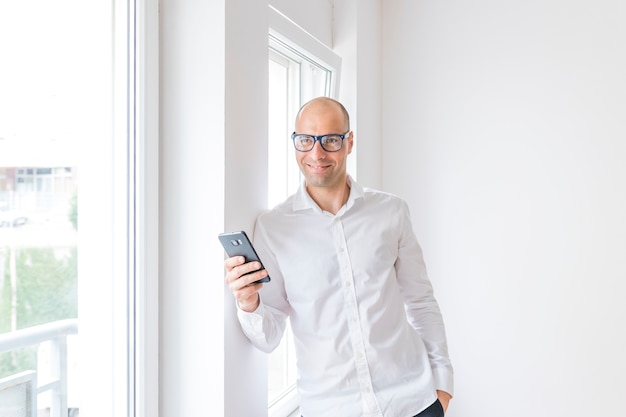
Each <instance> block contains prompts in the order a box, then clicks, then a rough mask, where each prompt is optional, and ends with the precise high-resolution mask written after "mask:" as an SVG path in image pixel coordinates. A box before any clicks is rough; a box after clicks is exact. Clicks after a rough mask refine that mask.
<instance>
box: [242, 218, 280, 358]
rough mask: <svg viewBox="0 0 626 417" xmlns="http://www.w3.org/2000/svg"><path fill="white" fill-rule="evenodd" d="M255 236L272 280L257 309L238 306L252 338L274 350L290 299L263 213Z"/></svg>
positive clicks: (245, 331) (258, 251) (264, 264)
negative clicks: (266, 231)
mask: <svg viewBox="0 0 626 417" xmlns="http://www.w3.org/2000/svg"><path fill="white" fill-rule="evenodd" d="M252 239H253V242H254V247H255V250H256V251H257V253H258V255H259V258H260V259H261V262H262V263H263V266H265V269H267V272H268V273H269V276H270V278H271V281H270V282H266V283H264V284H263V288H262V289H261V290H260V291H259V297H260V303H259V306H258V307H257V309H256V310H255V311H253V312H251V313H248V312H245V311H243V310H241V309H240V308H239V306H237V318H238V319H239V323H240V324H241V329H242V330H243V332H244V334H245V335H246V336H247V337H248V339H249V340H250V342H252V344H253V345H254V346H256V347H257V348H258V349H260V350H261V351H263V352H267V353H270V352H272V351H273V350H274V349H276V347H277V346H278V344H279V343H280V340H281V339H282V337H283V334H284V332H285V326H286V323H287V317H288V312H289V303H288V301H287V295H286V292H285V286H284V281H283V277H282V274H281V271H280V268H279V267H278V262H277V261H276V257H275V255H274V254H273V252H272V251H271V249H270V245H269V240H268V236H267V234H266V233H265V228H264V227H263V221H262V220H261V216H260V217H259V219H257V222H256V225H255V229H254V234H253V238H252Z"/></svg>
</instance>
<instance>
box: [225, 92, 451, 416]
mask: <svg viewBox="0 0 626 417" xmlns="http://www.w3.org/2000/svg"><path fill="white" fill-rule="evenodd" d="M292 139H293V142H294V146H295V149H296V151H295V155H296V159H297V161H298V165H299V166H300V170H301V171H302V174H303V175H304V180H303V183H302V185H301V187H300V189H299V190H298V192H296V193H295V194H294V195H292V196H291V197H289V198H288V199H287V200H286V201H285V202H283V203H282V204H279V205H278V206H276V207H275V208H274V209H273V210H271V211H268V212H266V213H263V214H261V215H260V216H259V218H258V219H257V222H256V226H255V231H254V241H255V247H256V249H257V252H258V254H259V256H260V258H261V259H262V260H263V263H264V265H265V267H266V268H267V270H261V271H259V270H258V268H259V265H258V263H255V262H250V263H247V264H244V263H243V262H244V259H243V258H242V257H233V258H229V259H226V261H225V263H224V265H225V268H226V271H227V273H226V278H225V279H226V282H227V283H228V285H229V287H230V289H231V291H232V293H233V295H234V296H235V299H236V301H237V305H238V317H239V321H240V323H241V326H242V329H243V331H244V333H245V334H246V336H247V337H248V338H249V339H250V341H251V342H252V343H253V344H254V345H255V346H256V347H257V348H259V349H261V350H263V351H265V352H270V351H272V350H273V349H274V348H275V347H276V346H277V345H278V343H279V342H280V339H281V337H282V335H283V333H284V329H285V325H286V319H287V317H289V318H290V323H291V326H292V330H293V336H294V342H295V348H296V357H297V367H298V392H299V394H300V411H301V413H302V415H303V416H304V417H413V416H420V417H435V416H443V414H444V412H445V410H446V409H447V406H448V401H449V400H450V398H451V394H452V392H453V370H452V366H451V363H450V359H449V357H448V352H447V342H446V335H445V328H444V324H443V319H442V316H441V313H440V311H439V307H438V304H437V301H436V300H435V298H434V296H433V290H432V286H431V283H430V281H429V279H428V276H427V274H426V267H425V265H424V261H423V257H422V251H421V248H420V246H419V244H418V242H417V239H416V237H415V235H414V232H413V229H412V225H411V221H410V217H409V210H408V207H407V205H406V203H405V202H404V201H402V200H401V199H399V198H398V197H396V196H393V195H390V194H388V193H383V192H380V191H376V190H371V189H364V188H363V187H361V186H360V185H359V184H357V183H356V182H355V181H354V180H353V179H352V178H351V177H350V176H349V175H348V174H347V171H346V162H347V158H348V155H349V154H350V152H351V151H352V147H353V146H354V135H353V132H351V131H350V121H349V116H348V113H347V111H346V110H345V108H344V106H343V105H342V104H341V103H339V102H337V101H335V100H332V99H330V98H326V97H319V98H316V99H313V100H311V101H310V102H308V103H306V104H305V105H304V106H302V108H301V109H300V111H299V112H298V115H297V117H296V131H295V132H294V134H293V135H292ZM250 271H257V272H254V273H252V274H249V275H244V274H246V273H248V272H250ZM268 271H269V275H270V276H271V278H272V281H270V282H269V283H266V284H256V285H250V284H251V283H252V282H253V281H256V280H258V279H260V278H262V277H264V276H267V275H268Z"/></svg>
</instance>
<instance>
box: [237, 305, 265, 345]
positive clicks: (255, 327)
mask: <svg viewBox="0 0 626 417" xmlns="http://www.w3.org/2000/svg"><path fill="white" fill-rule="evenodd" d="M235 304H237V303H235ZM264 314H265V305H264V304H263V301H261V300H259V306H258V307H257V308H256V310H254V311H253V312H247V311H244V310H242V309H241V308H240V307H239V304H237V318H238V319H239V323H240V324H241V327H242V329H243V331H244V333H246V334H247V335H248V336H249V337H252V338H253V339H256V338H257V337H259V336H261V335H262V334H263V315H264Z"/></svg>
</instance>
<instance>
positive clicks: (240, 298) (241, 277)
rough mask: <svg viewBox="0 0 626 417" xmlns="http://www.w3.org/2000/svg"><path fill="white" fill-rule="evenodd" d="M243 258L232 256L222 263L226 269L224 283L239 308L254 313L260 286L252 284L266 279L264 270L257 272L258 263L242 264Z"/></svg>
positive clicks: (259, 266)
mask: <svg viewBox="0 0 626 417" xmlns="http://www.w3.org/2000/svg"><path fill="white" fill-rule="evenodd" d="M244 261H245V260H244V258H243V257H241V256H234V257H232V258H227V259H226V260H225V261H224V268H225V269H226V277H225V281H226V283H227V284H228V287H229V288H230V291H231V292H232V293H233V295H234V296H235V299H236V300H237V303H238V304H239V307H240V308H241V309H242V310H244V311H254V310H255V309H256V308H257V307H258V305H259V295H258V292H259V290H260V289H261V288H262V287H263V285H262V284H253V283H254V282H255V281H258V280H260V279H261V278H264V277H266V276H267V275H268V274H267V271H266V270H264V269H263V270H259V268H261V264H260V263H259V262H248V263H244Z"/></svg>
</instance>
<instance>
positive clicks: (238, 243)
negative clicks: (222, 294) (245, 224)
mask: <svg viewBox="0 0 626 417" xmlns="http://www.w3.org/2000/svg"><path fill="white" fill-rule="evenodd" d="M218 238H219V239H220V242H222V246H223V247H224V250H225V251H226V254H227V255H228V257H229V258H232V257H233V256H243V257H244V258H246V263H247V262H252V261H257V262H258V263H260V264H261V268H260V269H265V267H264V266H263V262H261V259H260V258H259V255H257V253H256V251H255V250H254V246H252V242H251V241H250V239H248V235H247V234H246V232H244V231H243V230H238V231H236V232H226V233H220V234H219V236H218ZM257 271H258V269H257ZM252 272H256V271H252ZM250 273H251V272H250ZM246 275H248V274H246ZM270 281H271V279H270V277H269V275H268V276H266V277H265V278H261V279H260V280H258V281H254V282H253V284H258V283H261V282H270Z"/></svg>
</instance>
